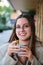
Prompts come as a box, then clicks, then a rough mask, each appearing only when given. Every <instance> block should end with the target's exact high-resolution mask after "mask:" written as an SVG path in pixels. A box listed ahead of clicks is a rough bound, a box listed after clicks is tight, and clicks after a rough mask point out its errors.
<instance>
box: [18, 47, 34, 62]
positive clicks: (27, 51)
mask: <svg viewBox="0 0 43 65" xmlns="http://www.w3.org/2000/svg"><path fill="white" fill-rule="evenodd" d="M20 50H23V51H24V52H23V51H21V52H19V55H20V56H24V57H27V58H28V59H29V60H30V62H31V61H32V60H33V54H32V51H31V49H30V48H28V47H27V46H22V47H21V48H20Z"/></svg>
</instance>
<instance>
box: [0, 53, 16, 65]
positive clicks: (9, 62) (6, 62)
mask: <svg viewBox="0 0 43 65" xmlns="http://www.w3.org/2000/svg"><path fill="white" fill-rule="evenodd" d="M16 63H17V60H14V59H13V58H12V57H10V56H9V55H8V54H7V53H6V55H5V56H4V57H3V58H2V59H1V60H0V64H1V65H15V64H16Z"/></svg>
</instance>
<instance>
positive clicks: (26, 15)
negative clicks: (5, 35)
mask: <svg viewBox="0 0 43 65" xmlns="http://www.w3.org/2000/svg"><path fill="white" fill-rule="evenodd" d="M19 18H26V19H27V20H28V22H29V24H30V27H31V32H32V42H31V44H32V47H31V51H32V53H33V55H35V43H36V35H35V22H34V19H33V18H32V17H31V16H30V15H29V14H21V15H20V16H19V17H18V18H17V19H16V22H17V20H18V19H19ZM16 22H15V23H14V28H13V32H12V35H11V37H10V39H9V42H12V41H14V40H19V39H18V37H17V35H16Z"/></svg>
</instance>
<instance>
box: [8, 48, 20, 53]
mask: <svg viewBox="0 0 43 65" xmlns="http://www.w3.org/2000/svg"><path fill="white" fill-rule="evenodd" d="M9 51H10V52H13V53H18V52H19V49H10V50H9Z"/></svg>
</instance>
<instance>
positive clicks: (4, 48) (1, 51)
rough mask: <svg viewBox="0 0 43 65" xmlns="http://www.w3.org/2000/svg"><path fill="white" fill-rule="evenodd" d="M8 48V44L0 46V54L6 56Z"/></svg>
mask: <svg viewBox="0 0 43 65" xmlns="http://www.w3.org/2000/svg"><path fill="white" fill-rule="evenodd" d="M7 48H8V43H6V44H3V45H2V46H0V53H1V54H4V53H5V52H6V51H7Z"/></svg>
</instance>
